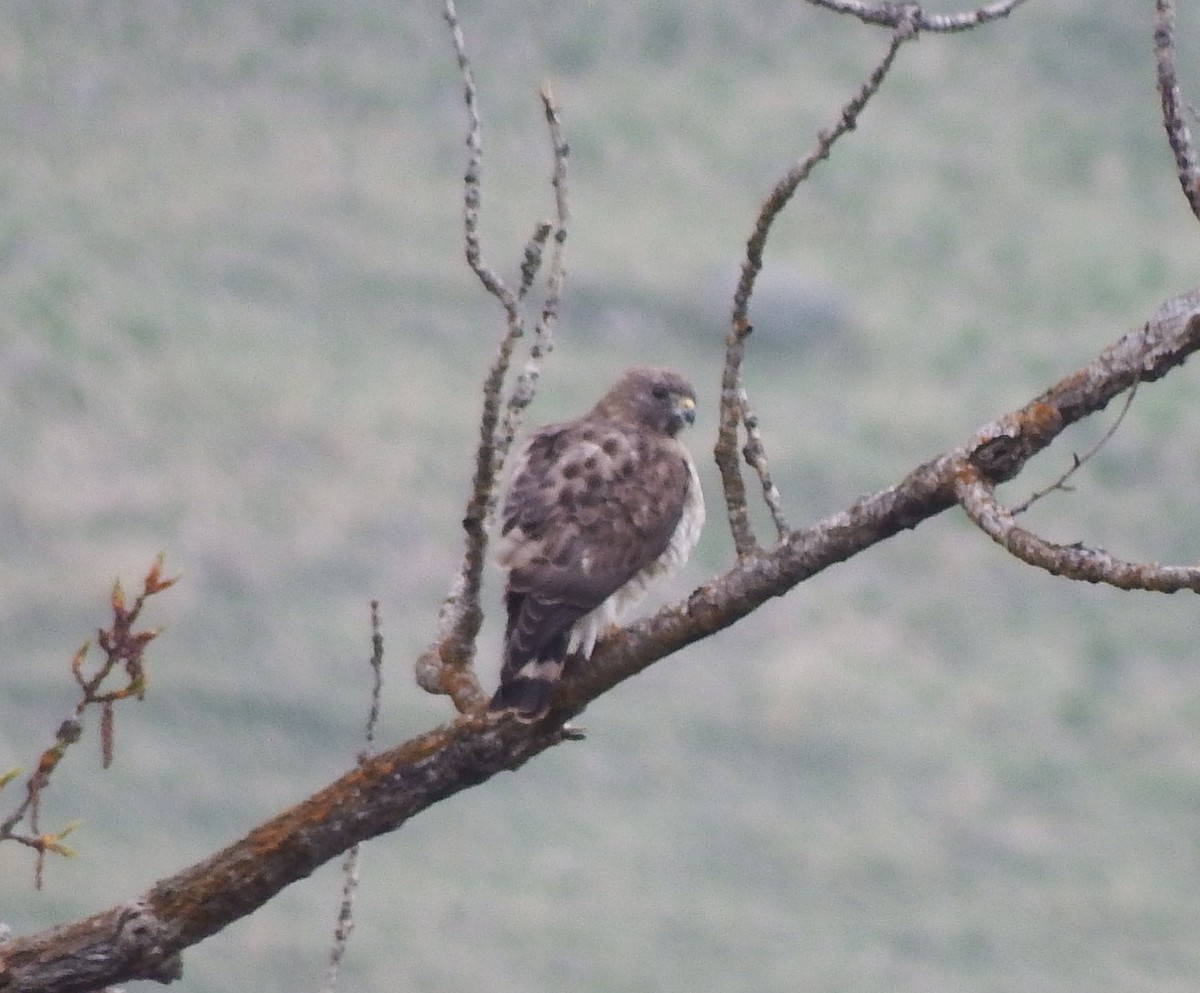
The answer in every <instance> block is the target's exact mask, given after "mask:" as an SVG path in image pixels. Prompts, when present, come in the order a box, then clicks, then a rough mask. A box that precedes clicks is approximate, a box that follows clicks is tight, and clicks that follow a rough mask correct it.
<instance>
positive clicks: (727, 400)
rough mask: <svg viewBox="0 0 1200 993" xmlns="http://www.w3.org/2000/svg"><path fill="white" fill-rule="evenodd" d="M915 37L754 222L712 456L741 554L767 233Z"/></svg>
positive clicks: (758, 442)
mask: <svg viewBox="0 0 1200 993" xmlns="http://www.w3.org/2000/svg"><path fill="white" fill-rule="evenodd" d="M912 37H915V34H914V32H913V31H912V29H911V23H910V22H908V21H904V22H903V23H902V24H901V25H900V26H897V28H896V30H895V32H894V33H893V35H892V40H891V43H890V44H889V46H888V50H887V53H886V54H885V55H884V57H883V59H882V60H881V61H880V63H879V64H878V65H877V66H876V67H875V69H874V71H873V72H872V73H871V75H870V76H869V77H868V79H867V81H866V82H865V83H864V84H863V85H862V87H861V88H860V89H859V91H858V93H856V94H855V95H854V97H852V98H851V99H850V101H849V102H848V103H846V104H845V105H844V106H843V107H842V109H841V111H840V112H839V114H838V120H837V123H836V124H835V125H834V127H833V129H832V130H829V131H822V132H821V133H820V134H819V135H818V136H817V146H816V148H815V149H814V150H813V151H812V152H810V153H809V155H808V156H807V157H806V158H805V159H803V160H802V161H800V162H799V163H797V164H796V165H795V166H793V167H792V168H791V169H790V170H788V172H787V174H786V175H784V176H783V178H782V179H780V180H779V182H778V183H776V184H775V188H774V189H773V190H772V191H771V193H770V195H769V196H768V197H767V199H766V200H765V201H764V202H763V205H762V207H761V208H760V210H759V214H758V220H757V221H756V223H755V225H754V231H753V232H752V234H751V235H750V238H749V239H748V241H747V242H746V260H745V262H744V263H743V264H742V273H741V277H740V278H739V280H738V285H737V290H736V291H735V293H734V297H733V314H732V316H731V318H730V331H729V335H728V336H727V337H726V339H725V345H726V347H725V366H724V369H723V371H722V373H721V406H720V423H719V427H718V432H717V442H716V446H715V448H714V450H713V457H714V459H715V460H716V463H717V468H718V469H719V470H720V473H721V486H722V489H723V490H724V494H725V509H726V513H727V515H728V518H729V530H730V532H731V533H732V535H733V544H734V548H735V549H736V550H737V554H738V556H739V557H745V556H748V555H751V554H752V553H753V552H754V551H755V549H757V547H758V542H757V540H756V539H755V537H754V531H753V528H752V527H751V525H750V517H749V514H748V512H747V507H746V484H745V481H744V480H743V478H742V470H741V463H740V461H739V453H738V424H739V423H742V424H744V423H745V418H746V408H745V404H746V394H745V390H744V388H743V386H742V381H741V366H742V359H743V357H744V355H745V349H746V338H747V337H748V336H749V335H750V332H751V326H750V321H749V319H748V317H747V313H748V311H749V308H750V297H751V295H752V294H753V293H754V282H755V280H756V279H757V278H758V274H759V272H761V271H762V266H763V250H764V249H765V247H766V244H767V237H768V235H769V234H770V232H771V226H772V225H773V224H774V223H775V219H776V218H777V217H778V216H779V214H780V213H781V212H782V211H783V209H784V207H786V206H787V204H788V201H790V200H791V198H792V195H793V194H794V193H795V192H796V189H797V188H798V187H799V185H800V184H801V183H802V182H804V180H806V179H807V178H808V176H809V174H810V173H811V172H812V170H813V169H814V168H815V167H816V165H817V163H818V162H820V161H821V160H823V159H826V158H828V157H829V153H830V151H831V149H832V148H833V145H834V143H835V142H836V141H837V140H838V139H839V138H840V137H842V135H844V134H846V133H847V132H848V131H852V130H854V128H855V126H856V125H857V123H858V117H859V115H860V114H861V113H862V111H863V108H864V107H866V105H867V102H868V101H869V100H870V99H871V97H872V96H874V95H875V93H876V92H877V91H878V90H879V87H880V86H881V85H882V84H883V80H884V78H885V77H886V76H887V74H888V71H889V70H890V69H891V67H892V63H893V62H894V61H895V58H896V53H897V52H898V51H899V50H900V46H901V45H902V44H903V43H904V42H905V41H907V40H908V39H910V38H912ZM751 444H752V446H753V447H752V449H751V450H752V451H753V452H754V453H755V457H756V461H755V462H754V463H751V464H752V466H753V467H754V468H755V469H756V470H757V471H758V472H759V478H760V480H761V482H762V485H763V491H764V493H768V492H770V491H771V490H773V489H774V484H773V483H771V481H770V477H769V476H768V475H764V474H763V470H762V469H760V468H759V467H760V466H761V467H765V466H766V464H767V462H766V450H765V448H763V445H762V438H761V436H760V437H758V438H757V439H755V440H753V441H752V443H751ZM773 513H774V512H773ZM781 519H782V517H781V516H780V517H779V518H777V519H776V522H777V523H778V521H779V520H781Z"/></svg>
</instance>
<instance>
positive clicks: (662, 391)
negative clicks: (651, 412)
mask: <svg viewBox="0 0 1200 993" xmlns="http://www.w3.org/2000/svg"><path fill="white" fill-rule="evenodd" d="M650 395H651V396H652V397H654V399H655V400H665V399H666V398H667V388H666V387H665V386H656V387H654V388H653V389H652V390H651V391H650Z"/></svg>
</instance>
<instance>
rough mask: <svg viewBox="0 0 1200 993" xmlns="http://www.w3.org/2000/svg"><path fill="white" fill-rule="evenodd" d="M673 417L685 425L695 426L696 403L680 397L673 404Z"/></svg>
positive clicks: (688, 398)
mask: <svg viewBox="0 0 1200 993" xmlns="http://www.w3.org/2000/svg"><path fill="white" fill-rule="evenodd" d="M675 416H676V417H678V418H679V419H680V420H681V421H683V422H684V423H686V424H695V423H696V401H695V400H693V399H692V398H691V397H680V398H679V401H678V403H676V404H675Z"/></svg>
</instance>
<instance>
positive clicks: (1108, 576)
mask: <svg viewBox="0 0 1200 993" xmlns="http://www.w3.org/2000/svg"><path fill="white" fill-rule="evenodd" d="M955 494H956V496H957V497H958V501H959V503H961V504H962V508H963V510H965V511H966V513H967V516H968V517H969V518H970V519H971V520H972V521H973V522H974V523H975V525H976V526H977V527H978V528H979V529H980V530H981V531H983V532H984V533H985V534H986V535H987V536H988V537H989V538H991V539H992V540H993V541H994V542H996V544H998V545H1000V546H1001V547H1002V548H1005V549H1007V550H1008V551H1009V552H1011V553H1012V554H1013V555H1015V556H1016V557H1017V558H1019V559H1020V560H1021V561H1022V562H1025V563H1027V564H1029V565H1032V566H1036V567H1037V568H1038V569H1044V570H1045V571H1046V572H1048V573H1050V575H1052V576H1063V577H1065V578H1067V579H1075V580H1080V581H1082V582H1085V583H1105V584H1107V585H1109V586H1115V587H1117V589H1121V590H1147V591H1149V592H1153V593H1177V592H1179V591H1180V590H1191V591H1192V592H1194V593H1200V567H1197V566H1170V565H1159V564H1158V563H1157V562H1127V561H1125V560H1123V559H1118V558H1114V557H1113V556H1112V555H1110V554H1109V553H1108V552H1106V551H1104V550H1103V549H1098V548H1086V547H1084V546H1083V545H1081V544H1074V545H1058V544H1055V543H1054V542H1051V541H1047V540H1046V539H1045V538H1041V537H1039V536H1038V535H1036V534H1034V533H1033V532H1032V531H1028V530H1026V529H1025V528H1022V527H1019V526H1018V525H1017V523H1016V521H1015V520H1014V519H1013V514H1012V512H1011V511H1010V510H1008V509H1007V508H1006V507H1004V506H1002V505H1001V504H1000V503H999V501H997V500H996V494H995V492H994V491H993V490H992V487H991V485H990V484H989V483H988V482H987V481H986V480H985V479H984V478H983V476H982V474H981V473H980V472H979V470H978V469H976V468H974V467H973V466H965V467H964V468H963V471H962V472H961V473H960V474H959V477H958V480H957V482H956V484H955Z"/></svg>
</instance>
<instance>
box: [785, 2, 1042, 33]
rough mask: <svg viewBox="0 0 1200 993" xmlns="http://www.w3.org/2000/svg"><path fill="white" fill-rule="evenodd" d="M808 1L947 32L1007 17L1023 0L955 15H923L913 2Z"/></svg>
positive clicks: (878, 20)
mask: <svg viewBox="0 0 1200 993" xmlns="http://www.w3.org/2000/svg"><path fill="white" fill-rule="evenodd" d="M808 2H809V3H811V4H813V5H814V6H816V7H824V8H825V9H826V10H832V11H834V13H837V14H848V15H850V16H851V17H857V18H858V19H859V20H860V21H862V22H863V23H864V24H877V25H879V26H881V27H886V28H898V27H899V26H900V24H901V23H902V22H903V21H909V22H910V23H911V24H912V25H913V27H914V28H915V29H916V30H917V31H933V32H940V33H950V32H954V31H969V30H970V29H971V28H976V27H979V25H981V24H986V23H987V22H988V21H996V20H999V19H1000V18H1002V17H1008V15H1009V14H1011V13H1012V12H1013V11H1014V10H1016V9H1017V8H1018V7H1019V6H1021V4H1023V3H1024V2H1025V0H1000V2H999V3H991V4H986V5H984V6H983V7H980V8H978V9H977V10H968V11H963V12H961V13H958V14H926V13H925V12H924V11H923V10H921V8H920V7H919V6H918V5H917V4H915V3H896V2H894V0H884V2H882V3H863V2H862V0H808Z"/></svg>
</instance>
